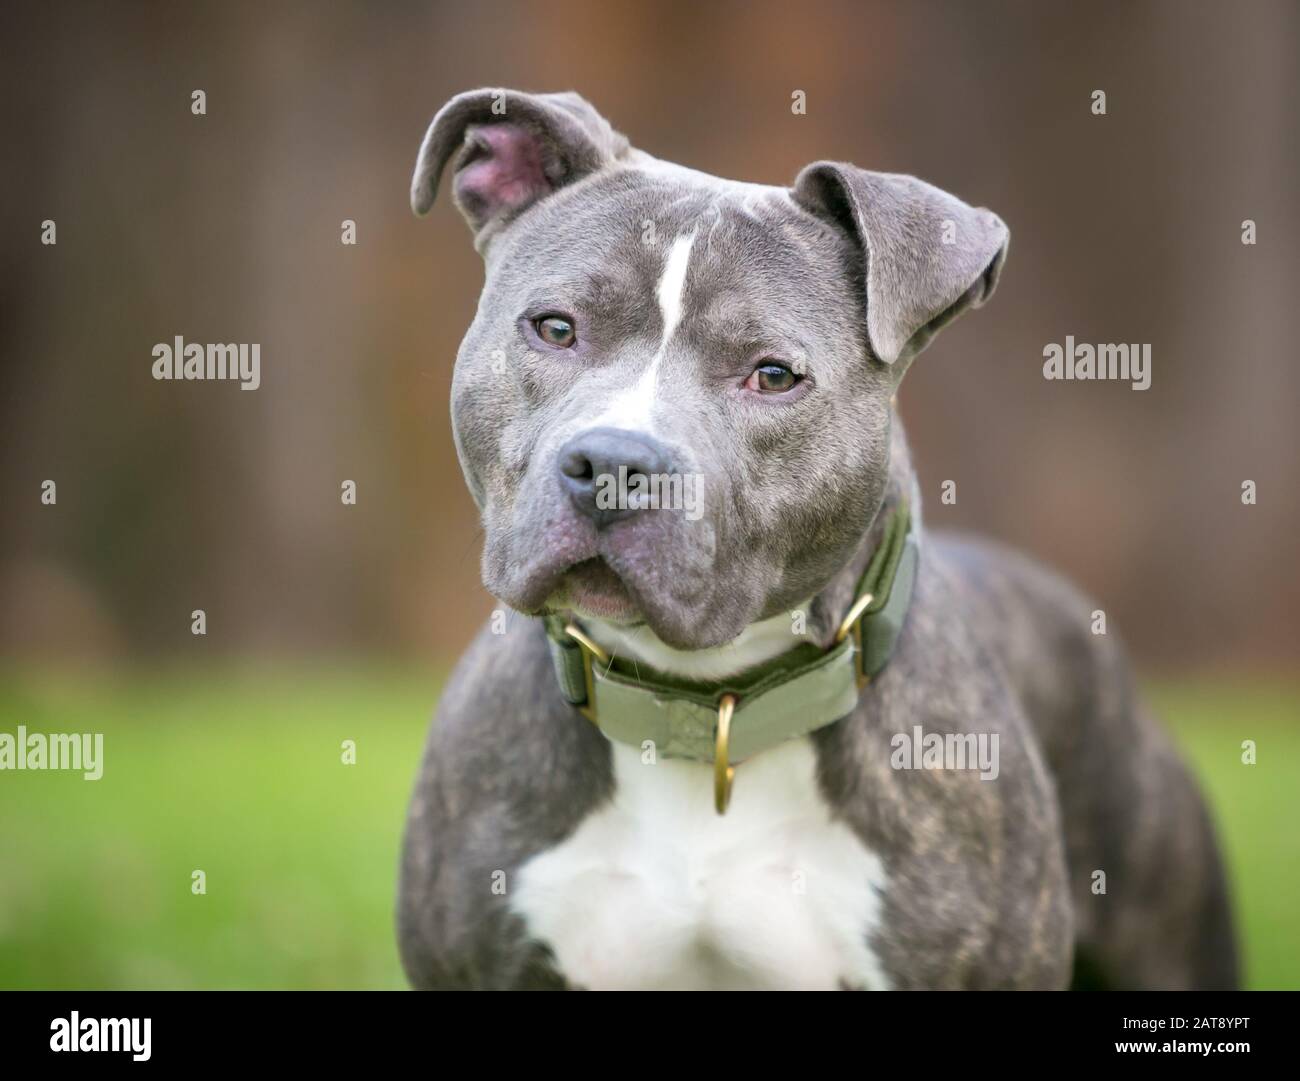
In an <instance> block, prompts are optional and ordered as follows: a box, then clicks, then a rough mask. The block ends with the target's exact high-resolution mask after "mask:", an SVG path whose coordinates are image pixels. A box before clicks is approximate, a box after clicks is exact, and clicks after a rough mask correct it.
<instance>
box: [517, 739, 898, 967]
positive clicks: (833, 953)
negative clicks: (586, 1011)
mask: <svg viewBox="0 0 1300 1081" xmlns="http://www.w3.org/2000/svg"><path fill="white" fill-rule="evenodd" d="M612 751H613V761H614V770H615V782H616V790H615V793H614V796H613V798H612V800H611V801H610V802H609V803H607V804H605V805H603V806H602V807H601V808H599V809H598V810H597V811H595V812H594V813H593V814H591V815H590V816H589V817H588V818H586V819H585V820H584V821H583V822H582V823H581V825H579V827H578V829H577V830H576V831H575V832H574V833H573V834H572V835H571V836H570V837H569V838H567V839H566V840H565V841H563V842H562V843H561V844H559V845H558V846H556V847H555V848H552V849H549V850H547V851H545V852H542V853H540V854H538V855H537V856H535V857H533V858H532V859H531V860H529V861H528V862H527V863H525V864H524V865H523V866H522V867H521V868H520V870H519V873H518V876H517V881H516V883H515V884H514V888H513V889H512V890H511V897H512V901H511V904H512V907H513V909H514V910H515V912H517V913H518V914H519V915H520V916H521V917H522V918H523V919H524V921H525V922H526V924H527V927H528V930H529V933H530V935H532V936H533V937H535V938H537V939H538V940H540V941H542V942H544V943H546V944H547V945H549V946H550V948H551V950H552V951H553V952H554V954H555V958H556V962H557V967H558V968H559V970H560V972H561V974H562V975H563V976H564V977H565V979H566V980H567V981H568V982H569V983H570V984H571V985H574V986H580V987H585V988H589V989H593V990H595V989H606V988H665V989H666V988H677V989H705V988H724V989H725V988H791V989H792V988H827V989H834V988H837V987H844V986H848V987H865V988H869V989H883V988H884V987H885V986H886V982H885V979H884V976H883V974H882V972H881V971H880V967H879V965H878V963H877V960H876V958H875V957H874V955H873V954H872V951H871V948H870V944H869V943H870V940H871V937H872V934H873V931H874V929H875V928H876V926H877V923H878V919H879V913H880V908H881V894H882V891H883V890H884V887H885V883H884V873H883V868H882V865H881V862H880V860H879V859H878V858H877V857H876V856H875V855H874V854H873V853H871V852H870V851H869V850H867V849H866V848H865V847H864V846H863V845H862V843H861V842H860V841H859V840H858V839H857V837H856V836H854V834H853V833H852V832H851V831H850V830H849V829H848V828H847V827H846V826H844V825H843V824H842V823H839V822H836V821H833V820H832V819H831V816H830V812H829V809H828V808H827V806H826V804H825V802H824V801H823V800H822V798H821V796H820V795H819V793H818V790H817V785H816V779H815V776H814V771H815V756H814V753H813V749H812V746H811V745H810V744H809V742H808V741H807V740H806V739H801V740H796V741H792V742H790V743H788V744H785V745H783V746H781V747H778V748H776V749H774V750H771V751H768V752H766V753H764V754H761V755H759V756H757V757H756V758H754V759H753V760H751V761H749V762H746V763H745V764H744V765H743V766H742V767H741V768H740V769H738V770H737V773H736V782H735V791H734V795H733V797H732V802H731V807H730V809H729V810H728V812H727V814H726V815H725V816H721V817H720V816H718V815H717V814H716V813H715V811H714V809H713V781H712V776H713V773H712V767H710V766H707V765H703V764H701V763H697V762H684V761H680V760H663V759H660V760H659V761H657V762H650V761H646V760H643V756H642V755H641V754H640V753H639V752H638V751H637V750H636V749H635V748H632V747H628V746H625V745H623V744H613V745H612Z"/></svg>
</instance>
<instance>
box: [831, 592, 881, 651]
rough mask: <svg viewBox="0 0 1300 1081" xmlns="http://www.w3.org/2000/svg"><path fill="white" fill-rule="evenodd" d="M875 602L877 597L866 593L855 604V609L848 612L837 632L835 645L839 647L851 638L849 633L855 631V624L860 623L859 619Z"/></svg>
mask: <svg viewBox="0 0 1300 1081" xmlns="http://www.w3.org/2000/svg"><path fill="white" fill-rule="evenodd" d="M873 600H875V597H873V596H872V595H871V594H870V593H864V594H862V596H861V597H859V598H858V599H857V600H856V601H854V602H853V607H852V608H850V609H849V610H848V613H847V614H846V615H845V616H844V620H843V622H841V623H840V629H839V630H838V631H836V632H835V644H836V645H837V646H838V645H839V644H840V643H841V642H843V641H844V639H846V638H847V637H848V636H849V631H851V630H853V624H855V623H856V622H857V621H858V617H859V616H861V615H862V613H863V612H865V611H866V610H867V605H869V604H870V603H871V602H872V601H873Z"/></svg>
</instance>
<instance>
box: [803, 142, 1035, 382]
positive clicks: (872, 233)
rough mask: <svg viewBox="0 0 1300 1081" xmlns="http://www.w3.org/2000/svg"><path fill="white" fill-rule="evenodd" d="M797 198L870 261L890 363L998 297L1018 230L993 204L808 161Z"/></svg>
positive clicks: (876, 336)
mask: <svg viewBox="0 0 1300 1081" xmlns="http://www.w3.org/2000/svg"><path fill="white" fill-rule="evenodd" d="M793 194H794V198H795V201H796V202H798V203H799V204H800V205H802V206H803V207H804V208H805V209H807V210H809V211H811V212H813V213H814V214H817V215H818V216H819V217H824V218H830V219H832V220H834V221H836V222H838V223H839V224H840V225H842V226H843V227H844V228H846V229H847V230H848V231H849V233H850V234H851V235H852V236H854V237H855V238H856V239H857V241H858V243H859V244H860V245H861V247H862V252H863V257H864V258H865V260H866V274H865V278H866V289H867V335H868V337H869V338H870V342H871V350H872V352H873V353H874V354H875V356H876V357H877V358H878V359H879V360H881V361H883V362H884V363H885V364H891V365H892V364H898V365H899V375H901V374H902V371H903V370H904V369H905V368H906V367H907V362H908V361H910V360H911V359H912V357H914V356H916V354H917V353H919V352H920V351H921V350H922V349H924V348H925V347H926V346H927V345H928V344H929V342H930V339H931V338H933V337H934V335H935V334H937V333H938V332H939V330H941V329H942V328H943V327H944V326H946V325H947V324H948V323H950V322H952V320H954V319H956V318H957V316H959V315H961V313H962V312H964V311H966V310H967V309H969V308H978V307H979V306H980V305H981V304H983V303H984V301H986V300H988V298H989V297H990V296H991V295H992V293H993V288H994V286H996V285H997V280H998V275H999V274H1000V273H1001V271H1002V263H1003V261H1004V260H1005V259H1006V255H1007V242H1008V240H1009V237H1010V234H1009V233H1008V231H1007V227H1006V225H1004V224H1003V222H1002V219H1001V218H999V217H998V216H997V215H996V214H994V213H993V212H992V211H991V210H985V209H983V208H976V207H970V206H967V205H966V204H965V203H963V202H962V201H961V200H960V199H957V198H955V197H954V196H952V195H949V194H948V193H947V192H945V191H940V190H939V189H938V188H936V187H934V186H932V185H930V184H927V183H925V182H924V181H922V180H917V179H916V178H915V177H912V176H902V175H899V174H896V173H871V172H868V171H867V170H865V169H859V168H857V167H856V166H853V165H847V164H844V163H842V162H834V161H819V162H815V163H813V164H812V165H809V166H808V167H807V168H806V169H804V170H803V172H801V173H800V174H799V177H798V179H797V180H796V181H795V184H794V189H793Z"/></svg>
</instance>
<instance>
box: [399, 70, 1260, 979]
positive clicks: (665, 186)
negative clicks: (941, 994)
mask: <svg viewBox="0 0 1300 1081" xmlns="http://www.w3.org/2000/svg"><path fill="white" fill-rule="evenodd" d="M449 164H450V166H451V170H450V171H451V173H452V174H453V175H452V190H453V194H454V198H455V201H456V204H457V205H458V206H459V208H460V210H461V211H462V213H463V214H464V216H465V218H466V219H467V220H468V222H469V225H470V228H471V229H472V230H473V233H474V243H475V247H476V248H477V249H478V251H479V252H480V253H481V254H482V256H483V258H484V260H485V262H486V267H487V275H486V283H485V285H484V288H483V294H482V298H481V300H480V302H479V306H478V312H477V314H476V316H475V318H474V322H473V324H472V325H471V327H470V329H469V333H468V334H467V335H466V336H465V340H464V342H463V343H462V345H461V348H460V353H459V356H458V358H457V362H456V370H455V377H454V380H453V385H452V419H453V424H454V431H455V438H456V447H457V451H458V453H459V456H460V462H461V465H462V467H463V469H464V473H465V477H466V479H467V481H468V483H469V487H470V491H471V492H472V493H473V496H474V499H475V501H476V502H477V504H478V506H479V508H480V510H481V512H482V519H483V528H484V532H485V546H484V552H483V579H484V582H485V584H486V586H487V588H488V589H489V590H490V591H491V592H492V593H493V594H494V595H495V596H496V597H498V598H499V599H500V600H501V601H503V602H504V603H505V604H506V605H508V606H509V607H510V608H512V609H514V610H515V612H517V613H523V614H524V617H519V616H512V617H511V618H510V619H509V620H506V619H505V618H504V616H503V614H502V615H498V616H497V617H496V618H494V620H493V621H491V622H490V623H489V625H488V626H487V627H485V628H484V629H483V631H482V632H481V633H480V634H479V636H478V638H477V639H476V641H475V642H474V644H473V645H472V646H471V647H470V649H469V652H468V653H467V654H466V655H465V657H464V658H463V659H462V660H461V662H460V664H459V666H458V667H457V669H456V671H455V674H454V675H453V677H452V679H451V681H450V683H449V684H448V686H447V689H446V692H445V694H444V696H443V699H442V703H441V707H440V709H439V712H438V716H437V719H436V721H435V723H434V725H433V728H432V732H431V734H430V737H429V743H428V749H427V752H426V754H425V758H424V763H423V766H422V769H421V772H420V776H419V779H418V781H417V783H416V787H415V793H414V797H413V799H412V802H411V808H410V815H409V819H408V822H407V828H406V839H405V849H404V854H403V860H402V874H401V884H400V891H399V902H398V924H399V940H400V947H401V954H402V960H403V963H404V965H405V968H406V972H407V974H408V976H409V978H410V980H411V982H412V983H413V984H414V985H416V986H417V987H428V988H437V987H448V988H454V987H460V988H575V989H576V988H587V989H596V988H723V989H727V988H845V989H887V988H1065V987H1069V986H1076V987H1082V986H1090V987H1096V986H1102V987H1111V988H1230V987H1233V986H1234V985H1235V983H1236V979H1237V973H1236V959H1235V950H1234V943H1233V934H1232V928H1231V921H1230V915H1229V906H1228V900H1227V891H1226V887H1225V883H1224V878H1223V872H1222V869H1221V866H1220V860H1219V856H1218V852H1217V848H1216V843H1215V839H1214V834H1213V830H1212V828H1211V825H1210V822H1209V819H1208V816H1207V813H1206V809H1205V806H1204V804H1203V802H1202V800H1201V798H1200V796H1199V794H1198V792H1197V790H1196V788H1195V786H1194V784H1193V782H1192V781H1191V779H1190V778H1189V776H1188V773H1187V771H1186V769H1185V768H1184V766H1183V765H1182V763H1181V762H1180V761H1179V759H1178V757H1177V756H1176V755H1175V753H1174V751H1173V750H1172V749H1171V747H1170V744H1169V742H1168V740H1167V739H1166V737H1165V736H1164V734H1163V733H1162V732H1161V730H1160V729H1159V728H1158V727H1157V726H1156V724H1155V723H1154V722H1153V721H1152V720H1151V719H1150V718H1149V717H1148V715H1147V714H1146V712H1145V711H1144V710H1143V708H1142V707H1141V706H1140V705H1139V704H1138V702H1137V701H1136V700H1135V696H1134V691H1133V686H1132V678H1131V676H1130V674H1129V671H1128V668H1127V665H1126V663H1125V660H1124V657H1123V655H1122V653H1121V650H1120V648H1119V647H1118V646H1117V644H1116V643H1115V641H1114V639H1113V638H1112V637H1109V636H1107V635H1105V634H1097V633H1094V629H1095V628H1094V627H1093V625H1092V622H1091V621H1092V613H1093V610H1094V608H1095V606H1094V605H1093V604H1092V603H1091V602H1089V601H1088V600H1086V599H1085V598H1083V597H1081V596H1080V595H1079V594H1078V593H1076V592H1075V591H1074V590H1073V589H1072V588H1071V587H1070V586H1068V585H1066V584H1065V583H1063V582H1062V581H1060V580H1059V579H1058V578H1056V577H1054V576H1053V575H1051V574H1050V573H1048V572H1047V571H1045V570H1043V569H1041V568H1039V567H1037V566H1035V565H1034V564H1033V563H1030V562H1028V561H1027V560H1025V559H1024V558H1022V557H1020V556H1017V555H1014V554H1012V553H1009V552H1007V551H1005V550H1003V549H1000V548H997V547H994V546H990V545H987V544H981V543H975V542H972V541H968V540H960V539H956V538H949V537H945V536H942V535H928V534H923V532H922V529H921V517H920V504H919V500H918V495H917V491H916V484H915V479H914V474H913V471H912V468H911V465H910V463H909V459H908V452H907V447H906V443H905V441H904V438H903V434H902V429H901V427H900V424H899V421H898V417H897V414H896V413H895V411H894V406H893V401H894V395H895V392H896V391H897V389H898V384H899V381H900V380H901V379H902V376H903V373H904V372H905V371H906V369H907V367H908V365H909V364H910V363H911V361H912V358H913V357H915V356H916V354H917V353H919V352H920V351H921V350H922V349H923V348H924V347H925V346H926V344H927V343H928V342H929V340H930V339H931V337H933V335H934V334H935V333H936V332H937V331H938V330H939V329H940V328H941V327H943V326H944V325H945V324H946V323H948V322H949V321H950V320H952V319H954V318H955V317H956V316H958V315H960V314H961V313H962V312H964V311H966V310H967V309H969V308H975V307H978V306H979V305H980V304H982V303H983V302H984V301H985V300H986V299H988V297H989V295H990V294H991V293H992V291H993V288H994V285H995V284H996V282H997V278H998V274H999V272H1000V270H1001V268H1002V263H1003V259H1004V257H1005V255H1006V250H1007V229H1006V226H1005V225H1004V224H1003V223H1002V221H1001V220H1000V219H999V218H998V217H997V216H996V215H995V214H993V213H991V212H989V211H987V210H977V209H973V208H971V207H969V206H967V205H966V204H965V203H962V202H961V201H959V200H958V199H956V198H954V197H952V196H950V195H948V194H946V193H944V192H942V191H940V190H938V189H937V188H934V187H931V186H930V185H929V184H925V183H923V182H921V181H919V180H916V179H914V178H912V177H908V176H897V175H888V174H882V173H871V172H866V171H864V170H862V169H858V168H855V167H854V166H851V165H846V164H842V163H838V162H818V163H816V164H813V165H810V166H808V167H807V168H806V169H804V170H803V172H802V173H800V174H799V176H798V178H797V179H796V180H795V182H794V185H793V186H792V187H789V188H783V187H767V186H763V185H756V184H747V183H739V182H736V181H730V180H720V179H718V178H716V177H712V176H708V175H705V174H703V173H698V172H695V171H693V170H691V169H687V168H683V167H681V166H677V165H672V164H669V163H667V162H663V161H659V160H657V159H656V158H653V157H651V156H649V155H648V154H646V153H644V152H642V151H640V150H636V149H634V148H632V147H631V146H629V145H628V142H627V140H626V139H625V138H624V137H623V136H622V135H620V134H619V133H618V132H616V131H614V130H613V129H612V128H611V127H610V125H609V124H608V123H607V122H606V121H605V120H604V119H603V118H602V117H601V116H600V115H599V114H598V113H597V112H596V111H595V110H594V109H593V108H592V107H591V106H590V105H589V104H588V103H587V102H586V101H584V100H583V99H582V98H580V97H578V96H577V95H575V94H546V95H531V94H523V93H514V92H505V91H491V90H481V91H474V92H471V93H466V94H462V95H460V96H458V97H456V98H454V99H453V100H452V101H451V102H449V103H448V104H447V105H446V106H445V107H444V108H443V109H442V110H441V111H440V112H439V113H438V114H437V116H436V117H435V118H434V120H433V123H432V126H431V127H430V128H429V131H428V134H427V136H426V137H425V139H424V143H423V145H422V146H421V148H420V153H419V160H418V161H417V163H416V169H415V177H414V181H413V187H412V192H411V199H412V204H413V206H414V209H415V211H416V213H417V214H424V213H426V212H427V211H428V210H429V208H430V207H431V205H432V204H433V202H434V198H435V194H436V192H437V188H438V183H439V179H440V177H441V175H442V173H443V172H444V170H446V168H447V166H448V165H449Z"/></svg>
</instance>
